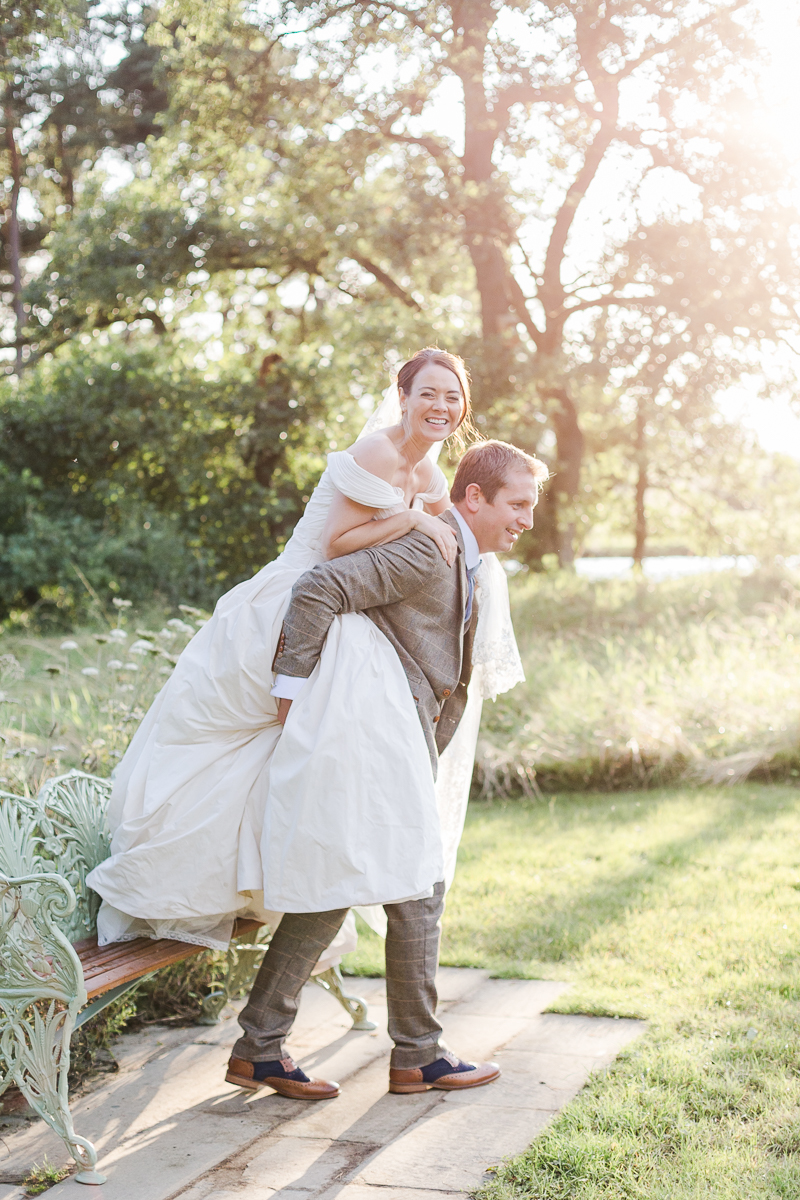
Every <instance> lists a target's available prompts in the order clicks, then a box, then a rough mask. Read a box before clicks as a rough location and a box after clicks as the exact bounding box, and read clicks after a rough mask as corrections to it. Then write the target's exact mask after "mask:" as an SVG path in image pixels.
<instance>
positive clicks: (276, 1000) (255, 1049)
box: [232, 908, 348, 1063]
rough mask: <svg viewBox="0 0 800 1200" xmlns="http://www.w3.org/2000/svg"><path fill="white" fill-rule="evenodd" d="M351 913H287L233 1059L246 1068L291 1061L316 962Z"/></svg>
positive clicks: (249, 1005)
mask: <svg viewBox="0 0 800 1200" xmlns="http://www.w3.org/2000/svg"><path fill="white" fill-rule="evenodd" d="M347 912H348V910H347V909H346V908H338V909H334V910H333V911H332V912H322V913H285V914H284V916H283V919H282V921H281V923H280V925H279V926H278V928H277V929H276V930H275V933H274V934H273V936H272V941H271V942H270V944H269V949H268V950H267V953H266V954H265V955H264V961H263V962H262V964H261V967H260V969H259V972H258V975H257V976H256V981H255V983H254V984H253V990H252V991H251V993H250V999H249V1000H248V1001H247V1004H246V1005H245V1007H244V1008H243V1009H242V1011H241V1013H240V1014H239V1024H240V1025H241V1027H242V1029H243V1030H244V1036H243V1037H240V1038H239V1040H238V1042H237V1043H236V1045H235V1046H234V1047H233V1051H232V1053H233V1055H234V1057H236V1058H242V1059H244V1060H245V1061H246V1062H252V1063H257V1062H272V1061H274V1060H277V1059H282V1058H285V1057H286V1052H285V1050H284V1045H283V1041H284V1038H285V1037H286V1036H287V1035H288V1033H289V1030H290V1029H291V1027H292V1024H293V1022H294V1019H295V1017H296V1016H297V1004H298V997H299V995H300V991H301V989H302V987H303V985H304V984H305V983H307V982H308V980H309V979H310V977H311V972H312V971H313V969H314V967H315V966H316V964H317V959H318V958H319V956H320V955H321V954H322V952H323V950H324V949H325V948H326V947H327V946H328V945H329V944H330V943H331V942H332V941H333V939H334V938H335V937H336V934H337V933H338V932H339V929H340V928H341V926H342V923H343V921H344V919H345V917H346V916H347Z"/></svg>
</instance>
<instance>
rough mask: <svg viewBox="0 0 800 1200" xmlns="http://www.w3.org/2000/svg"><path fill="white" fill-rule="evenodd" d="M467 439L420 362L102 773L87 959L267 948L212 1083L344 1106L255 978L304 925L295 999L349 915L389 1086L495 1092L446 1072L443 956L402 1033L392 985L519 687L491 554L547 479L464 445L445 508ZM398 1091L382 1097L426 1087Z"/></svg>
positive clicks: (428, 919)
mask: <svg viewBox="0 0 800 1200" xmlns="http://www.w3.org/2000/svg"><path fill="white" fill-rule="evenodd" d="M392 410H394V411H392ZM465 430H468V431H471V421H470V400H469V381H468V376H467V373H466V370H465V368H464V365H463V363H462V361H461V360H460V359H459V358H457V357H456V356H454V355H450V354H448V353H446V352H444V351H441V350H438V349H435V348H428V349H425V350H421V351H419V352H418V353H417V354H416V355H414V357H413V358H412V359H411V360H410V361H409V362H407V363H406V364H405V365H404V366H403V367H402V368H401V370H400V372H399V373H398V377H397V387H396V390H392V391H390V393H389V394H387V398H386V400H385V401H384V403H383V404H382V405H381V407H380V409H379V410H378V412H377V413H376V414H375V415H374V416H373V417H372V418H371V419H370V421H369V422H368V423H367V426H366V427H365V429H364V431H363V433H362V435H361V437H360V438H359V440H358V441H357V442H356V443H355V445H354V446H352V447H351V448H350V449H348V450H345V451H340V452H337V453H333V454H330V455H329V456H328V465H327V469H326V470H325V472H324V473H323V475H322V478H321V479H320V482H319V484H318V486H317V488H316V490H315V491H314V494H313V495H312V497H311V499H310V501H309V503H308V505H307V507H306V510H305V512H304V514H303V517H302V518H301V520H300V521H299V522H298V524H297V526H296V528H295V531H294V533H293V535H292V537H291V539H290V540H289V542H288V543H287V546H286V548H285V550H284V552H283V554H281V556H280V557H279V558H278V559H276V560H275V561H274V562H272V563H270V564H268V565H267V566H266V567H264V568H263V569H262V570H261V571H260V572H259V573H258V574H257V575H255V576H254V577H253V578H252V579H250V580H248V581H246V582H245V583H242V584H239V585H238V586H237V587H235V588H233V589H232V590H231V591H230V592H228V593H227V594H226V595H225V596H223V597H222V599H221V600H220V601H219V603H218V604H217V606H216V609H215V611H214V615H213V617H212V619H211V620H210V621H209V622H208V623H207V624H206V625H205V626H204V627H203V628H202V629H201V630H200V631H199V633H197V634H196V636H195V637H194V638H193V639H192V641H191V642H190V643H189V645H188V646H187V648H186V649H185V650H184V652H183V654H182V655H181V657H180V659H179V661H178V664H177V666H176V668H175V671H174V673H173V675H172V676H171V678H170V679H169V680H168V682H167V684H166V685H165V687H164V688H163V689H162V691H161V692H160V694H159V695H158V697H157V698H156V700H155V702H154V703H153V706H152V707H151V709H150V711H149V712H148V713H147V715H146V717H145V719H144V721H143V722H142V724H141V726H140V728H139V730H138V731H137V733H136V735H135V737H134V738H133V741H132V742H131V745H130V747H129V748H128V751H127V753H126V755H125V757H124V758H123V760H122V762H121V763H120V766H119V768H118V769H117V772H116V778H115V782H114V791H113V795H112V801H111V808H110V814H109V817H110V822H111V828H112V834H113V840H112V846H111V850H112V854H111V857H110V858H109V859H108V860H106V862H104V863H103V864H101V865H100V866H99V867H98V868H96V869H95V870H94V871H93V872H92V875H91V877H90V879H89V883H90V885H91V886H92V887H93V888H94V889H95V890H96V891H98V892H99V893H100V895H101V896H102V897H103V905H102V907H101V911H100V916H99V920H98V933H99V938H100V941H101V943H107V942H110V941H119V940H126V939H129V938H134V937H140V936H142V935H147V936H151V937H173V938H178V939H180V940H182V941H192V942H196V943H198V944H201V945H206V946H210V947H212V948H220V949H222V948H226V947H227V945H228V942H229V940H230V936H231V932H232V928H233V921H234V919H235V918H236V917H241V916H247V915H255V916H257V917H259V918H260V919H262V920H265V921H266V922H267V923H268V924H269V925H270V926H271V927H272V928H273V929H275V928H276V927H277V932H276V933H275V934H274V936H273V939H272V942H271V944H270V949H269V951H268V952H267V954H266V955H265V958H264V963H263V965H262V968H261V971H260V972H259V977H258V979H257V981H256V985H255V987H254V989H253V993H252V996H251V1000H250V1003H249V1004H248V1006H247V1008H246V1009H245V1010H244V1011H243V1013H242V1016H241V1018H240V1023H241V1024H242V1026H243V1028H244V1030H245V1036H244V1038H242V1039H240V1042H239V1043H237V1046H236V1047H235V1049H234V1056H235V1057H234V1059H232V1060H231V1061H232V1064H234V1063H238V1064H240V1065H239V1066H238V1067H234V1066H233V1065H232V1066H231V1068H230V1070H229V1075H228V1078H229V1079H231V1081H232V1082H237V1083H240V1084H242V1085H243V1086H260V1085H261V1084H262V1083H267V1084H269V1086H272V1087H275V1088H276V1090H278V1091H281V1092H283V1093H284V1094H291V1095H301V1096H304V1097H305V1098H308V1099H312V1098H321V1097H320V1096H317V1095H315V1094H312V1093H313V1092H314V1090H315V1088H317V1085H319V1088H321V1089H322V1093H323V1094H326V1095H331V1094H336V1091H338V1089H335V1085H332V1084H327V1083H325V1081H309V1080H307V1078H306V1077H305V1076H304V1075H303V1072H302V1071H299V1069H295V1068H294V1066H293V1065H292V1070H287V1069H286V1067H285V1066H284V1067H281V1066H280V1064H281V1062H289V1060H288V1059H286V1056H285V1052H284V1050H283V1038H284V1037H285V1036H286V1034H287V1033H288V1031H289V1028H290V1026H291V1017H292V1016H293V1013H289V1015H288V1016H287V1012H288V1011H289V1009H290V1008H291V1004H288V1008H287V997H286V996H285V995H282V996H281V1005H280V1006H279V1007H280V1008H281V1011H282V1016H281V1017H280V1019H279V1018H277V1017H276V1016H275V1013H274V1012H273V1008H274V1005H273V1006H272V1008H271V1007H270V1005H271V1003H272V1000H273V999H274V997H272V993H271V991H270V986H269V980H270V977H271V976H270V972H272V973H273V974H274V973H275V970H276V969H277V968H276V963H277V960H278V958H279V957H280V955H281V954H283V955H284V956H285V953H286V950H285V947H284V948H283V949H281V943H282V942H283V941H284V940H285V939H286V938H289V939H293V940H292V941H291V944H292V945H293V946H295V945H296V944H297V943H298V938H299V937H300V935H299V934H298V931H296V930H295V931H294V932H292V930H293V924H294V923H296V922H297V921H298V920H300V919H301V915H302V916H303V917H304V919H303V920H302V921H301V925H302V929H303V935H302V937H300V941H302V942H303V943H304V949H303V952H302V955H301V957H302V959H303V966H302V969H301V968H300V964H299V963H297V964H295V967H296V968H297V969H296V970H293V971H292V975H293V977H295V978H300V977H301V976H302V975H303V974H305V977H304V978H302V979H301V982H300V984H299V986H298V988H297V991H298V993H299V988H300V987H302V983H304V982H305V980H306V979H307V978H308V976H309V975H310V974H311V971H312V970H313V969H314V967H315V965H319V963H320V961H323V962H324V961H325V959H326V955H327V959H328V961H330V960H331V959H333V958H334V957H336V958H338V957H339V956H340V955H341V953H343V952H344V951H345V950H346V949H349V948H350V946H351V945H352V944H353V938H352V928H353V927H352V918H351V919H350V920H349V921H347V922H346V918H347V916H348V911H349V910H350V909H351V908H352V907H353V906H362V911H363V912H364V915H365V917H366V918H367V919H368V920H369V922H370V923H371V924H372V925H373V927H376V928H378V929H379V931H381V932H386V935H387V987H388V996H389V1008H390V1013H389V1025H390V1033H391V1035H392V1037H393V1039H394V1042H395V1051H394V1052H393V1056H392V1067H393V1071H392V1074H393V1075H396V1074H397V1073H398V1072H399V1076H403V1075H404V1074H408V1072H409V1071H411V1073H412V1074H413V1073H414V1072H420V1071H423V1069H424V1071H425V1072H427V1073H428V1074H429V1073H430V1071H429V1070H428V1068H430V1067H431V1064H435V1063H436V1062H437V1061H439V1059H440V1058H441V1061H442V1062H445V1063H446V1064H448V1063H449V1064H450V1065H449V1066H448V1067H447V1069H446V1070H444V1069H438V1068H437V1070H438V1075H437V1076H436V1079H434V1080H432V1081H428V1080H427V1079H425V1078H422V1084H423V1085H424V1086H425V1087H428V1086H437V1087H448V1086H475V1085H476V1084H477V1083H479V1082H489V1080H490V1078H494V1077H496V1072H495V1074H493V1073H492V1071H491V1070H489V1068H490V1067H491V1064H484V1068H486V1070H484V1069H483V1068H477V1067H475V1068H473V1067H472V1066H471V1065H470V1064H461V1066H460V1067H457V1066H455V1065H454V1064H457V1063H459V1062H460V1060H458V1059H456V1058H455V1056H453V1055H449V1056H447V1055H446V1052H445V1057H444V1058H442V1053H443V1047H442V1045H441V1043H440V1040H439V1037H438V1033H440V1032H441V1030H440V1027H439V1026H438V1024H437V1023H436V1022H435V1019H434V1016H433V1008H435V991H434V990H433V983H432V978H431V977H430V976H431V971H432V970H433V971H434V972H435V958H436V951H434V960H433V961H432V963H431V962H427V963H425V964H419V970H420V971H421V972H422V974H421V976H420V979H419V981H417V985H416V992H415V995H417V999H418V1001H419V1004H418V1007H419V1006H420V1005H421V1007H420V1009H419V1012H418V1013H417V1014H416V1018H415V1020H414V1021H412V1022H411V1024H412V1025H413V1028H411V1027H408V1028H407V1027H406V1026H407V1025H408V1014H409V1011H410V1009H409V997H408V996H407V995H406V996H404V997H402V998H400V997H399V996H396V997H395V999H394V1001H393V998H392V996H393V981H392V978H391V976H392V974H395V973H396V972H392V971H390V959H393V958H395V959H396V958H397V955H398V954H399V955H400V957H401V958H402V949H401V948H402V945H403V944H404V939H405V941H407V940H408V936H407V935H408V929H409V928H410V926H409V921H410V922H411V925H412V926H413V925H414V922H417V923H418V922H420V921H421V922H422V924H423V925H424V926H426V927H427V926H430V929H429V930H428V935H430V936H426V942H427V943H429V944H434V943H435V946H436V947H437V948H438V927H439V918H440V915H441V910H442V906H443V899H444V892H445V888H446V886H448V885H449V882H450V880H451V879H452V874H453V870H454V866H455V853H456V850H457V846H458V841H459V839H460V835H461V829H462V826H463V820H464V815H465V809H466V801H467V797H468V790H469V782H470V777H471V774H472V766H473V761H474V753H475V742H476V739H477V732H478V724H479V721H480V709H481V704H482V701H483V699H484V698H485V697H486V696H489V695H491V696H494V695H496V694H497V693H499V692H502V691H506V690H508V688H510V687H512V686H513V685H514V684H515V683H516V682H517V681H518V680H520V679H522V678H523V674H522V669H521V664H520V661H519V655H518V653H517V649H516V643H515V641H514V635H513V629H512V627H511V620H510V614H509V605H508V591H507V586H506V581H505V573H504V572H503V570H502V568H501V567H500V565H499V563H498V562H497V560H496V558H495V556H494V555H495V552H496V551H509V550H512V549H513V547H514V545H515V543H516V540H517V538H518V537H519V536H520V534H521V533H522V532H524V530H525V529H529V528H530V527H531V525H532V521H533V507H534V505H535V503H536V499H537V496H538V488H539V486H540V483H541V481H542V480H543V479H544V478H546V469H545V468H544V466H543V464H541V463H539V462H538V461H537V460H535V459H532V458H531V457H530V456H528V455H526V454H524V453H523V452H522V451H520V450H517V449H516V448H515V447H512V446H508V445H506V444H505V443H500V442H483V443H481V442H477V443H476V444H475V445H473V446H472V447H471V448H470V449H469V450H468V451H467V452H466V454H465V455H464V457H463V458H462V460H461V463H460V464H459V467H458V470H457V472H456V477H455V480H454V484H453V489H452V493H451V494H448V487H447V482H446V480H445V477H444V475H443V473H442V471H441V470H440V469H439V467H438V466H437V465H436V455H437V453H438V450H439V449H440V447H441V445H442V444H443V443H444V442H445V441H446V440H447V439H448V438H452V437H453V436H454V435H457V434H458V433H459V431H460V432H461V433H463V432H464V431H465ZM451 503H452V507H451ZM376 905H380V906H383V911H381V910H380V909H379V910H378V911H377V912H376V911H375V910H374V909H371V908H370V906H376ZM281 914H286V915H285V916H283V918H282V919H281ZM311 918H313V920H312V919H311ZM317 918H320V920H317V921H316V926H315V927H314V929H313V930H312V926H314V922H315V920H316V919H317ZM321 918H325V919H321ZM387 920H388V929H387ZM343 926H344V929H343V928H342V927H343ZM434 934H435V936H433V935H434ZM398 939H399V940H398ZM270 960H272V963H271V965H270ZM306 965H307V967H308V970H307V972H306V971H305V966H306ZM406 967H408V964H406ZM415 969H416V968H415ZM400 973H401V974H402V975H404V976H405V977H408V974H409V971H408V969H405V970H403V971H401V972H400ZM412 974H413V972H412ZM262 976H263V979H262ZM407 983H408V980H407V978H406V984H407ZM404 986H406V985H404ZM413 990H414V989H413V988H412V991H413ZM417 993H418V994H417ZM256 1001H258V1002H256ZM295 1001H296V997H295ZM411 1008H414V1004H411ZM401 1014H405V1016H402V1015H401ZM420 1021H421V1026H420ZM398 1022H399V1024H398ZM404 1022H405V1024H404ZM420 1030H421V1031H420ZM434 1051H435V1053H434ZM431 1054H434V1057H433V1058H431ZM251 1068H252V1069H251ZM265 1072H266V1073H265ZM474 1072H477V1074H475V1073H474ZM487 1072H488V1073H487ZM294 1074H296V1075H297V1076H302V1078H294ZM465 1075H468V1076H469V1081H468V1080H467V1078H459V1077H460V1076H465ZM399 1076H398V1080H399V1081H398V1080H394V1083H395V1084H397V1086H392V1085H390V1090H400V1091H407V1090H420V1088H419V1087H413V1088H411V1087H406V1086H405V1085H404V1084H403V1081H402V1079H399ZM448 1081H449V1082H448ZM416 1082H419V1081H416ZM319 1088H317V1090H319ZM326 1088H327V1089H330V1088H334V1089H335V1090H334V1091H333V1092H331V1091H330V1090H327V1091H326V1090H325V1089H326ZM303 1089H305V1090H303Z"/></svg>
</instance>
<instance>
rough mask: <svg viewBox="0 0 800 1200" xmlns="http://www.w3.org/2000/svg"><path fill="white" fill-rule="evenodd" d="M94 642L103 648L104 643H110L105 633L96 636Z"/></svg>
mask: <svg viewBox="0 0 800 1200" xmlns="http://www.w3.org/2000/svg"><path fill="white" fill-rule="evenodd" d="M94 640H95V641H96V642H99V643H100V645H101V646H102V645H103V643H104V642H107V641H108V636H107V635H106V634H105V633H96V634H95V635H94ZM62 649H63V647H62Z"/></svg>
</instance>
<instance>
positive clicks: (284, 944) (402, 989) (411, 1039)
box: [233, 883, 446, 1068]
mask: <svg viewBox="0 0 800 1200" xmlns="http://www.w3.org/2000/svg"><path fill="white" fill-rule="evenodd" d="M384 910H385V912H386V918H387V921H388V929H387V932H386V998H387V1003H388V1008H389V1036H390V1037H391V1039H392V1041H393V1042H394V1048H393V1050H392V1061H391V1065H392V1066H393V1067H402V1068H409V1067H425V1066H427V1065H428V1063H432V1062H436V1060H437V1058H441V1056H442V1054H443V1053H444V1051H445V1049H446V1047H445V1046H444V1045H443V1044H442V1043H441V1042H440V1040H439V1039H440V1035H441V1032H442V1027H441V1025H440V1024H439V1022H438V1021H437V1020H436V1015H435V1014H436V1003H437V999H438V997H437V995H436V968H437V966H438V963H439V938H440V936H441V920H442V912H443V910H444V884H443V883H437V884H436V886H435V887H434V889H433V895H432V896H431V897H429V898H427V899H423V900H406V901H404V902H403V903H402V904H385V905H384ZM347 911H348V910H347V909H346V908H337V909H334V910H333V911H332V912H321V913H286V914H285V915H284V917H283V920H282V921H281V923H280V925H279V926H278V928H277V929H276V931H275V934H274V936H273V938H272V941H271V942H270V944H269V949H268V950H267V952H266V954H265V955H264V961H263V962H262V964H261V969H260V970H259V972H258V975H257V976H256V981H255V983H254V985H253V990H252V992H251V993H250V999H249V1000H248V1002H247V1004H246V1006H245V1007H244V1008H243V1009H242V1012H241V1014H240V1016H239V1024H240V1025H241V1027H242V1029H243V1030H244V1036H243V1037H240V1038H239V1040H238V1041H237V1043H236V1045H235V1046H234V1047H233V1055H234V1056H235V1057H236V1058H243V1059H245V1060H246V1061H247V1062H273V1061H275V1060H276V1059H281V1058H285V1057H286V1050H285V1048H284V1039H285V1038H286V1037H287V1036H288V1034H289V1031H290V1030H291V1028H292V1024H293V1022H294V1019H295V1017H296V1016H297V1006H298V1001H299V996H300V991H301V989H302V987H303V985H304V984H305V983H307V982H308V980H309V979H310V977H311V972H312V971H313V969H314V967H315V966H316V963H317V959H318V958H319V956H320V954H322V951H323V950H324V949H325V948H326V946H329V945H330V943H331V942H332V941H333V939H334V937H335V936H336V934H337V933H338V932H339V930H340V928H341V926H342V922H343V921H344V919H345V917H346V916H347Z"/></svg>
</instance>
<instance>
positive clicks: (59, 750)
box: [53, 746, 69, 754]
mask: <svg viewBox="0 0 800 1200" xmlns="http://www.w3.org/2000/svg"><path fill="white" fill-rule="evenodd" d="M68 749H69V747H68V746H53V754H65V753H66V752H67V750H68Z"/></svg>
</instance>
